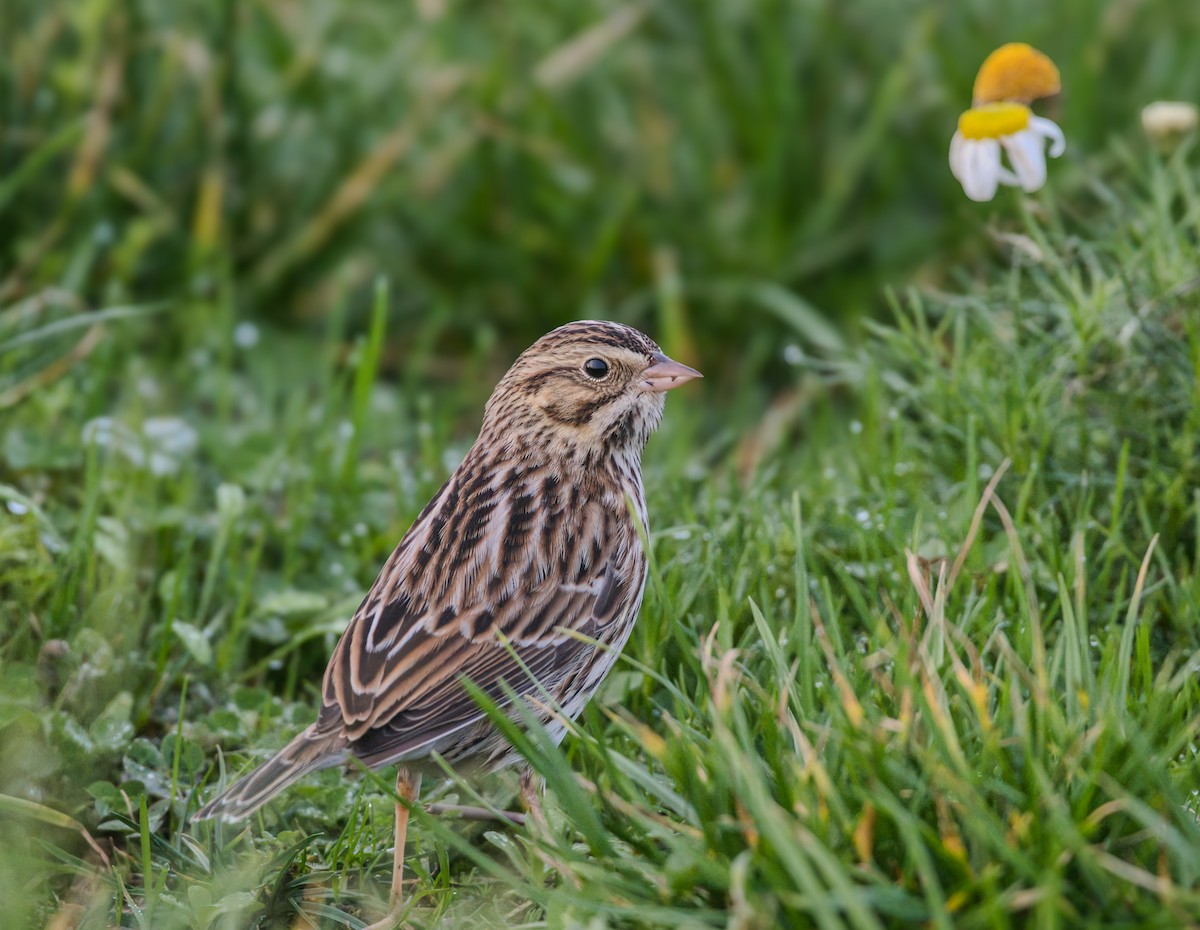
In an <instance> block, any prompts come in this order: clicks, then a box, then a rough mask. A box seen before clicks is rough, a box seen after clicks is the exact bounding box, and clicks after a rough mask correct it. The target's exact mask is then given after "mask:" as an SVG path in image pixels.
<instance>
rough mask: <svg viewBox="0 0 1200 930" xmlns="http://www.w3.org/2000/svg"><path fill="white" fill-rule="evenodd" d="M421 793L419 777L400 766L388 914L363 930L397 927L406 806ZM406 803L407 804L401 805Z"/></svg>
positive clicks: (402, 896)
mask: <svg viewBox="0 0 1200 930" xmlns="http://www.w3.org/2000/svg"><path fill="white" fill-rule="evenodd" d="M420 793H421V776H420V775H419V774H414V773H413V772H410V771H409V770H408V769H406V768H404V767H403V766H401V767H400V768H399V769H397V770H396V797H397V798H398V799H401V800H397V801H396V848H395V849H394V850H393V856H394V858H393V860H392V890H391V891H390V892H389V893H388V912H387V914H386V915H384V917H383V919H381V920H377V921H376V922H375V923H373V924H371V925H370V926H369V927H366V928H365V930H393V928H394V927H396V926H397V921H398V919H399V916H400V907H401V905H402V904H403V903H404V845H405V841H406V840H407V838H408V804H412V803H414V802H415V801H416V800H417V797H418V796H419V795H420ZM402 801H407V802H408V804H404V803H402Z"/></svg>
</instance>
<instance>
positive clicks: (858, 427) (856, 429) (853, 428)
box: [850, 420, 863, 436]
mask: <svg viewBox="0 0 1200 930" xmlns="http://www.w3.org/2000/svg"><path fill="white" fill-rule="evenodd" d="M862 431H863V425H862V421H861V420H851V421H850V432H852V433H853V434H854V435H855V436H857V435H858V434H859V433H861V432H862Z"/></svg>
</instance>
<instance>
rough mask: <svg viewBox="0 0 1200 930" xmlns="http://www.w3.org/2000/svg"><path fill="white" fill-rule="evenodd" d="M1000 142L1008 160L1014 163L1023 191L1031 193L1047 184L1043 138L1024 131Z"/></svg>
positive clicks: (1006, 137)
mask: <svg viewBox="0 0 1200 930" xmlns="http://www.w3.org/2000/svg"><path fill="white" fill-rule="evenodd" d="M1000 141H1001V143H1002V144H1003V145H1004V149H1005V151H1006V152H1008V160H1009V161H1011V162H1012V166H1013V170H1014V171H1016V173H1017V179H1018V181H1019V183H1020V185H1021V189H1022V190H1024V191H1025V192H1026V193H1030V192H1032V191H1035V190H1037V189H1038V188H1039V187H1041V186H1042V185H1043V184H1045V183H1046V153H1045V152H1044V151H1043V150H1042V137H1041V136H1039V135H1038V134H1037V133H1036V132H1029V131H1028V130H1022V131H1021V132H1014V133H1013V134H1012V135H1011V136H1005V137H1004V138H1002V139H1001V140H1000Z"/></svg>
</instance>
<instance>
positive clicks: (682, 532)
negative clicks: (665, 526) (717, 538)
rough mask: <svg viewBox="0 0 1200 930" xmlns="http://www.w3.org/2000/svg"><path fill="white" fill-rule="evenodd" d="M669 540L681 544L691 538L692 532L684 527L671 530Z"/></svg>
mask: <svg viewBox="0 0 1200 930" xmlns="http://www.w3.org/2000/svg"><path fill="white" fill-rule="evenodd" d="M671 538H672V539H675V540H678V541H679V542H683V541H684V540H687V539H691V538H692V531H691V530H689V529H688V528H687V527H686V526H677V527H676V528H675V529H673V530H671Z"/></svg>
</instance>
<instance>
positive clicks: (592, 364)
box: [583, 358, 608, 381]
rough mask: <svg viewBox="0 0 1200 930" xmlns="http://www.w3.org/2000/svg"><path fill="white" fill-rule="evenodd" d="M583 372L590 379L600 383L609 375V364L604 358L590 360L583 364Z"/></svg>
mask: <svg viewBox="0 0 1200 930" xmlns="http://www.w3.org/2000/svg"><path fill="white" fill-rule="evenodd" d="M583 370H584V373H586V374H587V376H588V377H589V378H595V379H596V380H597V381H599V380H600V379H601V378H603V377H604V376H605V375H606V374H608V362H606V361H605V360H604V359H602V358H589V359H588V360H587V361H586V362H584V363H583Z"/></svg>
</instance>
